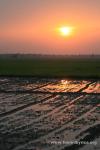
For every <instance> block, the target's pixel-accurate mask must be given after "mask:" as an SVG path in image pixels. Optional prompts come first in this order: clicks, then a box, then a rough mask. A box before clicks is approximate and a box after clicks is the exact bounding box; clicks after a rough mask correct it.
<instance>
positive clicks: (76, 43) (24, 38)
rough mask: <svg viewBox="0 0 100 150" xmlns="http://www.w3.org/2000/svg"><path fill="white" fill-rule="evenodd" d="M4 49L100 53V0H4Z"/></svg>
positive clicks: (0, 45)
mask: <svg viewBox="0 0 100 150" xmlns="http://www.w3.org/2000/svg"><path fill="white" fill-rule="evenodd" d="M62 26H71V27H74V31H73V34H72V35H71V36H68V37H63V36H61V35H60V33H58V32H57V31H56V29H57V28H58V27H62ZM0 53H46V54H48V53H49V54H92V53H95V54H100V0H0Z"/></svg>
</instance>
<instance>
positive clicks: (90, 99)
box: [0, 78, 100, 150]
mask: <svg viewBox="0 0 100 150" xmlns="http://www.w3.org/2000/svg"><path fill="white" fill-rule="evenodd" d="M0 150H100V81H97V80H92V81H90V80H67V79H63V80H60V79H37V78H0Z"/></svg>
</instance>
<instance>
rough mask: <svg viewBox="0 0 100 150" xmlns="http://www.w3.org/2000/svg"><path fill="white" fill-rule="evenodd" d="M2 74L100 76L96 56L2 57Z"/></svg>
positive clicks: (0, 72)
mask: <svg viewBox="0 0 100 150" xmlns="http://www.w3.org/2000/svg"><path fill="white" fill-rule="evenodd" d="M0 75H15V76H16V75H19V76H25V75H26V76H39V77H77V78H79V77H80V78H81V77H83V78H85V77H86V78H88V77H89V78H100V59H99V58H96V57H89V58H88V57H86V58H85V57H71V58H70V57H46V56H45V57H32V58H28V57H26V58H25V57H20V58H1V57H0Z"/></svg>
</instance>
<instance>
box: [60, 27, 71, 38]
mask: <svg viewBox="0 0 100 150" xmlns="http://www.w3.org/2000/svg"><path fill="white" fill-rule="evenodd" d="M58 32H59V33H60V34H61V35H62V36H70V35H72V33H73V27H68V26H64V27H60V28H58Z"/></svg>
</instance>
